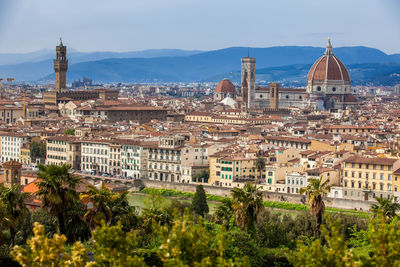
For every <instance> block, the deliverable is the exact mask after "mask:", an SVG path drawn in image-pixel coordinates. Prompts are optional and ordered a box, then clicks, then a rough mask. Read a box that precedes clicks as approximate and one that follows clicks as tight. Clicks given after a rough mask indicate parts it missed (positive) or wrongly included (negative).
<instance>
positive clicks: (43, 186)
mask: <svg viewBox="0 0 400 267" xmlns="http://www.w3.org/2000/svg"><path fill="white" fill-rule="evenodd" d="M38 177H39V179H40V180H39V182H38V183H37V186H38V188H39V191H38V192H37V193H36V195H37V196H38V197H39V198H40V199H41V200H42V208H47V209H48V210H49V212H50V214H52V215H54V216H56V217H57V218H58V228H59V231H60V233H61V234H66V228H65V214H66V212H67V211H68V210H71V209H72V208H73V207H74V205H75V202H76V201H79V194H78V192H77V191H76V189H77V187H78V185H79V183H80V182H81V178H80V177H79V176H77V175H75V174H74V173H72V172H71V167H70V166H67V165H66V164H64V165H62V166H57V165H50V166H44V165H39V175H38Z"/></svg>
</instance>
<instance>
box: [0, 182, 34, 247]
mask: <svg viewBox="0 0 400 267" xmlns="http://www.w3.org/2000/svg"><path fill="white" fill-rule="evenodd" d="M28 197H29V194H28V193H21V190H20V186H19V185H12V186H11V188H7V187H4V186H3V185H0V203H1V206H2V212H1V213H2V214H1V218H0V221H1V224H2V225H3V226H5V227H6V228H8V230H9V231H10V237H11V246H14V244H15V236H16V235H17V232H18V228H19V227H21V225H22V224H23V222H24V221H25V220H26V217H27V215H28V213H29V210H28V209H27V208H26V207H25V205H24V202H25V200H26V199H27V198H28Z"/></svg>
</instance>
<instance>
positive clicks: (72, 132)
mask: <svg viewBox="0 0 400 267" xmlns="http://www.w3.org/2000/svg"><path fill="white" fill-rule="evenodd" d="M64 134H65V135H75V130H74V129H71V128H68V129H66V130H65V131H64Z"/></svg>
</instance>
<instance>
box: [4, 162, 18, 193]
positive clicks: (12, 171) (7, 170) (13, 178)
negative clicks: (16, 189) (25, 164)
mask: <svg viewBox="0 0 400 267" xmlns="http://www.w3.org/2000/svg"><path fill="white" fill-rule="evenodd" d="M2 167H3V170H4V174H3V177H2V179H1V178H0V183H3V184H4V186H5V187H8V188H10V187H11V186H13V185H14V184H21V169H22V164H21V163H19V162H18V161H15V160H10V161H7V162H4V163H3V164H2Z"/></svg>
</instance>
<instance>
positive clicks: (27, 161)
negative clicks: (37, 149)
mask: <svg viewBox="0 0 400 267" xmlns="http://www.w3.org/2000/svg"><path fill="white" fill-rule="evenodd" d="M20 153H21V161H20V162H21V163H22V165H23V166H24V167H28V166H31V164H32V159H31V146H30V143H26V144H25V145H24V146H23V147H21V152H20Z"/></svg>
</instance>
